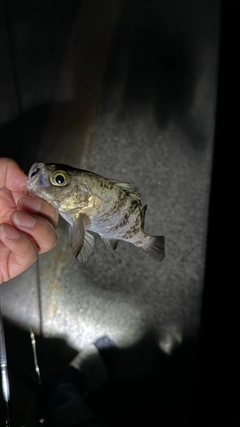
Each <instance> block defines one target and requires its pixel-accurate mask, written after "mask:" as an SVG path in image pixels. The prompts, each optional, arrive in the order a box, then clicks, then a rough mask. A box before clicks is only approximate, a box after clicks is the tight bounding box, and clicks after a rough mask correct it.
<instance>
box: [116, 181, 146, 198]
mask: <svg viewBox="0 0 240 427" xmlns="http://www.w3.org/2000/svg"><path fill="white" fill-rule="evenodd" d="M112 182H113V183H114V184H115V185H116V186H117V187H119V188H121V190H123V191H124V192H126V193H129V196H131V197H132V198H133V199H135V200H138V201H141V195H140V193H139V191H138V189H137V188H136V187H134V186H133V185H132V184H129V183H128V182H121V181H112Z"/></svg>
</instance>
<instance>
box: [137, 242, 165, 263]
mask: <svg viewBox="0 0 240 427" xmlns="http://www.w3.org/2000/svg"><path fill="white" fill-rule="evenodd" d="M141 247H142V249H143V250H144V251H145V252H146V253H147V254H148V255H150V256H151V257H152V258H154V259H155V260H156V261H162V260H163V258H164V256H165V250H164V249H165V237H164V236H148V237H147V239H146V241H145V243H144V245H142V246H141Z"/></svg>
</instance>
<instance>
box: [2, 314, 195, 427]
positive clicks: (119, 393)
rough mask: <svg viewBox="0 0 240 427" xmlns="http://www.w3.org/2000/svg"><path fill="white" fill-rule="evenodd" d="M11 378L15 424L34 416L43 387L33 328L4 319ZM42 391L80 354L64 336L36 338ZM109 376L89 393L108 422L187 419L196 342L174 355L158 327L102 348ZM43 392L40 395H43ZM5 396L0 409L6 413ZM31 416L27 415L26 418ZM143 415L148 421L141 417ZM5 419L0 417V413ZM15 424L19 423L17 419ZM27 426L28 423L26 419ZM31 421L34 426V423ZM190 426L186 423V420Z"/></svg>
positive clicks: (135, 423)
mask: <svg viewBox="0 0 240 427" xmlns="http://www.w3.org/2000/svg"><path fill="white" fill-rule="evenodd" d="M4 324H5V334H6V344H7V349H8V362H9V373H10V382H11V396H12V399H11V408H12V412H13V414H14V418H15V423H16V425H18V424H19V422H20V421H21V422H22V423H23V424H24V423H26V420H27V419H28V422H29V420H33V419H34V417H36V416H37V414H38V411H39V404H40V403H42V401H39V399H40V397H41V387H39V386H38V384H37V375H36V373H35V371H34V364H33V355H32V349H31V343H30V337H29V332H28V331H27V330H24V329H22V328H20V327H19V326H18V325H16V324H14V323H12V322H10V321H9V320H8V319H4ZM36 346H37V354H38V364H39V366H40V370H41V373H42V381H43V386H42V393H43V394H44V396H42V397H41V399H42V398H43V399H44V398H46V395H47V389H48V387H49V386H50V387H52V384H53V383H54V382H55V380H56V377H57V376H58V375H59V374H60V372H61V371H62V369H63V368H64V367H66V366H67V364H68V363H69V362H70V361H71V360H72V358H73V357H75V355H76V351H75V350H74V349H72V348H70V347H69V346H68V345H67V344H66V341H65V340H64V339H62V338H51V339H47V338H44V337H42V336H37V337H36ZM103 351H104V352H105V353H104V361H105V364H106V366H107V369H108V372H109V375H110V379H109V381H108V383H106V385H104V386H103V387H101V388H100V389H99V390H96V391H95V392H93V393H92V394H90V395H89V397H88V399H87V403H88V404H89V406H90V407H91V409H92V410H93V411H94V412H95V413H96V414H98V415H99V416H101V418H103V419H105V420H107V421H108V423H110V424H107V425H114V426H115V427H117V426H119V427H120V426H123V425H124V426H126V427H128V426H129V427H130V426H131V427H134V426H136V427H137V426H140V425H153V424H152V422H154V425H161V422H162V421H163V420H167V421H168V425H170V421H174V422H175V421H177V420H178V421H179V420H183V421H188V417H189V410H190V408H191V407H192V403H193V402H192V391H193V385H194V384H193V383H194V377H195V372H196V368H197V363H196V356H197V346H196V343H193V342H192V343H191V342H189V343H183V344H182V345H181V346H180V347H179V348H176V349H175V351H173V353H172V355H171V356H169V355H166V354H165V353H163V352H162V351H161V350H160V349H159V346H158V344H157V339H156V335H155V333H154V331H149V332H148V333H146V335H145V336H144V337H142V339H141V340H140V341H139V342H138V343H137V344H135V345H134V346H132V347H129V348H125V349H115V352H112V353H111V351H112V349H110V350H109V349H108V348H106V349H104V350H102V353H101V354H102V356H103ZM39 396H40V397H39ZM2 404H3V402H2V401H0V409H1V411H0V413H1V416H2V414H3V410H2V408H1V405H2ZM26 417H27V418H26ZM143 419H144V424H142V420H143ZM0 420H1V418H0ZM14 425H15V424H14ZM24 425H25V424H24ZM28 425H31V426H34V425H35V424H34V423H32V424H31V423H29V424H28ZM185 425H187V424H185Z"/></svg>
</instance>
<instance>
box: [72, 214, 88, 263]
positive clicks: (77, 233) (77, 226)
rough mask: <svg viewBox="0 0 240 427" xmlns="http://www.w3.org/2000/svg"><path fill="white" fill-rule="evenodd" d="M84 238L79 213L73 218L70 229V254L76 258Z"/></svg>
mask: <svg viewBox="0 0 240 427" xmlns="http://www.w3.org/2000/svg"><path fill="white" fill-rule="evenodd" d="M84 239H85V230H84V225H83V221H82V218H81V215H78V216H76V217H75V218H74V220H73V225H72V227H71V229H70V240H71V243H72V255H73V256H74V257H75V258H77V256H78V255H79V253H80V251H81V249H82V247H83V243H84Z"/></svg>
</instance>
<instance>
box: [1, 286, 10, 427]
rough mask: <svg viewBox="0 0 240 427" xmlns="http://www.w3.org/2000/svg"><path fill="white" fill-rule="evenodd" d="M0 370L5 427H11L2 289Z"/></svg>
mask: <svg viewBox="0 0 240 427" xmlns="http://www.w3.org/2000/svg"><path fill="white" fill-rule="evenodd" d="M0 369H1V384H2V394H3V399H4V401H5V404H6V420H5V426H6V427H11V423H10V413H9V401H10V387H9V377H8V364H7V353H6V342H5V334H4V326H3V315H2V307H1V288H0Z"/></svg>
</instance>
